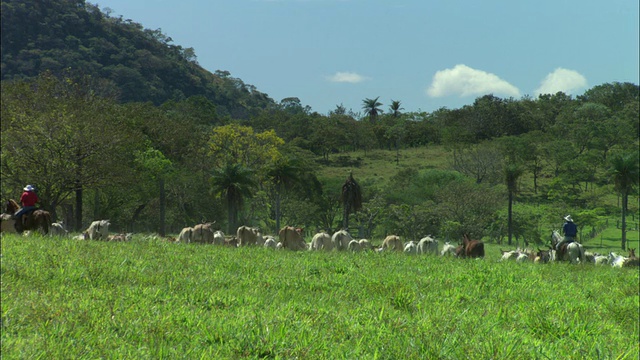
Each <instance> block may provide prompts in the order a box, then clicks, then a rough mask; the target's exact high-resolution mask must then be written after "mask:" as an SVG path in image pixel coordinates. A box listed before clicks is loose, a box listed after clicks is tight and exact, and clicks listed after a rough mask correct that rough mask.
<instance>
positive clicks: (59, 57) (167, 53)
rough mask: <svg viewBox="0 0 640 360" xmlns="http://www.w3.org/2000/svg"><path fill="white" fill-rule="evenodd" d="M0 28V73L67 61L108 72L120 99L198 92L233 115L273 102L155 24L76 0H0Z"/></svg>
mask: <svg viewBox="0 0 640 360" xmlns="http://www.w3.org/2000/svg"><path fill="white" fill-rule="evenodd" d="M1 36H2V37H1V40H2V43H1V51H2V68H1V69H2V77H1V78H2V80H8V79H21V78H33V77H35V76H37V75H38V74H40V73H41V72H43V71H51V72H52V73H54V74H60V73H62V72H64V71H67V69H73V70H74V71H75V72H78V73H82V74H83V75H91V76H92V77H95V78H103V79H108V80H110V82H111V83H112V85H113V87H114V88H115V89H117V93H118V99H119V101H121V102H145V101H151V102H152V103H154V104H156V105H160V104H162V103H164V102H166V101H168V100H176V101H180V100H183V99H186V98H188V97H191V96H195V95H200V96H204V97H206V98H208V99H209V100H210V101H211V102H213V103H214V104H216V106H217V109H218V112H219V114H220V115H222V116H227V115H228V116H232V117H234V118H246V117H247V116H248V114H249V113H251V112H252V111H254V110H255V109H263V108H267V107H270V106H273V105H274V101H273V100H272V99H270V98H269V97H268V96H267V94H264V93H262V92H260V91H258V90H257V89H256V88H255V87H254V86H252V85H249V84H245V83H244V82H243V81H242V80H240V79H238V78H234V77H232V76H231V74H230V73H229V72H227V71H217V72H216V73H214V74H212V73H210V72H209V71H207V70H205V69H203V68H201V67H200V66H199V65H198V62H197V57H196V54H195V51H194V49H192V48H183V47H182V46H180V45H175V44H173V40H172V39H171V37H169V36H167V35H165V34H164V33H163V32H162V30H161V29H156V30H150V29H145V28H143V27H142V25H140V24H139V23H136V22H134V21H132V20H130V19H123V18H122V17H121V16H120V17H111V16H110V15H109V14H108V13H104V12H102V11H101V10H100V9H99V8H98V6H97V5H93V4H91V3H87V2H85V1H84V0H51V1H39V0H24V1H23V0H19V1H18V0H15V1H14V0H10V1H2V34H1Z"/></svg>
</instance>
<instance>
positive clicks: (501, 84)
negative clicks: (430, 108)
mask: <svg viewBox="0 0 640 360" xmlns="http://www.w3.org/2000/svg"><path fill="white" fill-rule="evenodd" d="M486 94H496V95H507V96H514V97H518V96H520V90H518V88H517V87H515V86H513V85H511V84H509V83H508V82H507V81H504V80H502V79H500V78H499V77H498V76H496V75H495V74H491V73H488V72H485V71H482V70H476V69H472V68H470V67H468V66H466V65H464V64H458V65H456V66H454V67H453V69H444V70H440V71H438V72H436V74H435V75H434V76H433V81H432V82H431V86H429V88H428V89H427V95H429V96H431V97H443V96H448V95H459V96H460V97H465V96H475V95H486Z"/></svg>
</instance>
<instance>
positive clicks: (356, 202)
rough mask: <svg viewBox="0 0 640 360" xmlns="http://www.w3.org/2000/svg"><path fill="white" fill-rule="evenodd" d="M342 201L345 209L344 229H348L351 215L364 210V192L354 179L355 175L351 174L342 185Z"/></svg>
mask: <svg viewBox="0 0 640 360" xmlns="http://www.w3.org/2000/svg"><path fill="white" fill-rule="evenodd" d="M340 201H342V208H343V217H342V218H343V228H344V229H348V228H349V214H350V213H352V212H356V211H358V210H360V209H361V208H362V190H361V189H360V185H358V183H357V182H356V180H355V179H354V178H353V174H349V177H348V178H347V180H346V181H345V182H344V184H343V185H342V192H341V193H340Z"/></svg>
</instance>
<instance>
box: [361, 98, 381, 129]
mask: <svg viewBox="0 0 640 360" xmlns="http://www.w3.org/2000/svg"><path fill="white" fill-rule="evenodd" d="M379 98H380V96H378V97H377V98H375V99H367V98H365V99H364V100H362V110H364V113H365V115H367V116H368V117H369V121H370V122H371V123H374V122H376V120H377V119H378V115H380V114H382V109H380V106H382V103H381V102H379V101H378V99H379Z"/></svg>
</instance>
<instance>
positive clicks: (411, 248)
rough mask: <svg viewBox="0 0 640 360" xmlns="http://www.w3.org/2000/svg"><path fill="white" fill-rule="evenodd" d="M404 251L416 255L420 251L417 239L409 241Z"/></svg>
mask: <svg viewBox="0 0 640 360" xmlns="http://www.w3.org/2000/svg"><path fill="white" fill-rule="evenodd" d="M404 252H405V254H407V255H415V254H416V253H417V252H418V245H417V244H416V242H415V241H409V242H407V243H406V244H404Z"/></svg>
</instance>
